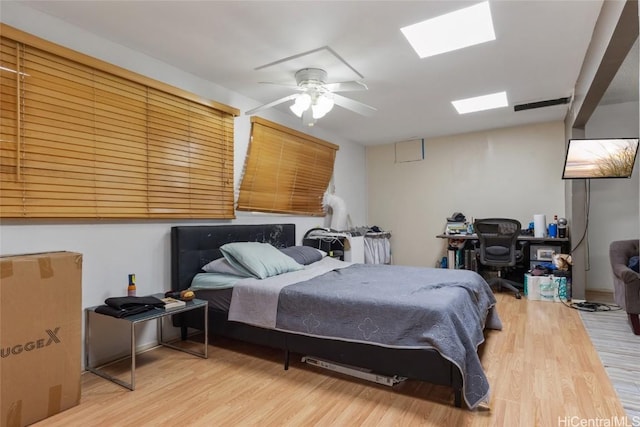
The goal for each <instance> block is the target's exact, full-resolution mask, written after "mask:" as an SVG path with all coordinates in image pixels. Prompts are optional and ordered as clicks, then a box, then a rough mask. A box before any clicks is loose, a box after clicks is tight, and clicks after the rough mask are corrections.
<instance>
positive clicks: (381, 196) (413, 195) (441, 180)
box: [367, 122, 564, 267]
mask: <svg viewBox="0 0 640 427" xmlns="http://www.w3.org/2000/svg"><path fill="white" fill-rule="evenodd" d="M394 159H395V157H394V145H393V144H388V145H383V146H376V147H367V177H368V180H367V186H368V193H369V200H368V204H369V222H370V223H371V224H375V225H378V226H380V227H381V228H383V229H385V230H389V231H391V232H392V250H393V257H394V263H396V264H405V265H416V266H428V267H432V266H435V265H436V262H437V261H438V260H439V259H440V258H441V257H442V256H443V255H444V252H445V249H446V241H445V240H442V239H436V238H435V236H436V235H437V234H440V233H442V232H443V230H444V226H445V223H446V218H447V217H449V216H450V215H451V214H452V213H453V212H462V213H464V214H465V215H466V217H467V219H468V220H470V219H471V218H472V217H473V218H481V217H509V218H515V219H518V220H519V221H520V222H521V223H522V224H523V227H527V226H528V224H529V222H530V221H532V220H533V215H534V214H538V213H540V214H546V216H547V219H548V220H549V221H550V220H551V219H553V215H554V214H557V215H559V216H560V217H562V216H564V184H563V182H562V180H561V176H562V166H563V162H564V125H563V123H562V122H551V123H543V124H537V125H529V126H520V127H512V128H505V129H496V130H491V131H486V132H476V133H469V134H462V135H452V136H447V137H442V138H434V139H429V140H426V141H425V159H424V160H423V161H417V162H410V163H398V164H396V163H394Z"/></svg>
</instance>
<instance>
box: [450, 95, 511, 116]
mask: <svg viewBox="0 0 640 427" xmlns="http://www.w3.org/2000/svg"><path fill="white" fill-rule="evenodd" d="M451 103H452V104H453V106H454V107H455V108H456V110H458V114H466V113H473V112H475V111H483V110H491V109H493V108H500V107H506V106H508V105H509V102H508V101H507V92H496V93H491V94H489V95H482V96H476V97H474V98H467V99H459V100H457V101H451Z"/></svg>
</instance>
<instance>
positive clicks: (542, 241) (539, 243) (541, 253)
mask: <svg viewBox="0 0 640 427" xmlns="http://www.w3.org/2000/svg"><path fill="white" fill-rule="evenodd" d="M436 238H438V239H447V240H456V241H460V242H462V243H464V245H463V246H467V241H468V242H469V243H473V242H474V241H478V236H477V235H476V234H438V235H437V236H436ZM518 243H520V245H521V250H522V251H523V261H522V264H523V268H524V270H525V271H526V270H530V269H532V268H533V267H535V266H536V265H537V264H541V263H545V262H551V261H552V259H551V255H550V252H551V250H555V251H556V252H557V248H560V252H561V253H565V254H567V253H569V252H570V251H571V240H570V239H569V238H568V237H535V236H532V235H530V234H521V235H519V236H518ZM474 246H475V245H474Z"/></svg>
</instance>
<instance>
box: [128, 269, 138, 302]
mask: <svg viewBox="0 0 640 427" xmlns="http://www.w3.org/2000/svg"><path fill="white" fill-rule="evenodd" d="M127 295H128V296H130V297H135V296H136V275H135V274H130V275H129V287H127Z"/></svg>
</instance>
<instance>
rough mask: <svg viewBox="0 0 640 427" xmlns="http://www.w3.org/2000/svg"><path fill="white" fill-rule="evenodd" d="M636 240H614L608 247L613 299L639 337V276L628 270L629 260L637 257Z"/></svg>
mask: <svg viewBox="0 0 640 427" xmlns="http://www.w3.org/2000/svg"><path fill="white" fill-rule="evenodd" d="M638 242H639V240H638V239H631V240H616V241H614V242H611V244H610V245H609V259H610V261H611V269H612V272H613V297H614V300H615V302H616V304H618V305H619V306H620V307H622V309H623V310H624V311H626V312H627V315H628V316H629V322H630V323H631V330H632V331H633V333H634V334H636V335H640V319H639V318H638V315H639V314H640V274H638V273H637V272H635V271H634V270H632V269H631V268H629V260H630V258H631V257H633V256H638V246H639V245H638Z"/></svg>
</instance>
